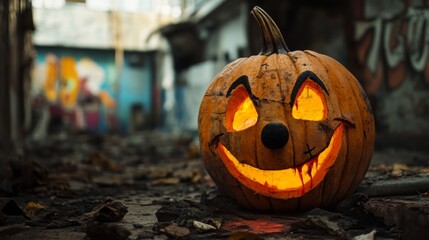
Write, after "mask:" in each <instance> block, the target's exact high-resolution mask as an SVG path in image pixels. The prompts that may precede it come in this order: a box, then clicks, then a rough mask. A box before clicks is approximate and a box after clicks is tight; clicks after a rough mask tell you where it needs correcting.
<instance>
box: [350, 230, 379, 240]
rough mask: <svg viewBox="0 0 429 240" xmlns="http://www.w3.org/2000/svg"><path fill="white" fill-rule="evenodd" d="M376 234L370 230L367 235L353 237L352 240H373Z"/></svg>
mask: <svg viewBox="0 0 429 240" xmlns="http://www.w3.org/2000/svg"><path fill="white" fill-rule="evenodd" d="M376 232H377V231H375V229H374V230H372V231H371V232H369V233H366V234H362V235H359V236H356V237H354V238H353V240H374V239H375V233H376Z"/></svg>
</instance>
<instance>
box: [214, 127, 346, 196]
mask: <svg viewBox="0 0 429 240" xmlns="http://www.w3.org/2000/svg"><path fill="white" fill-rule="evenodd" d="M342 136H343V124H340V125H339V126H338V127H337V128H336V129H335V131H334V134H333V135H332V137H331V140H330V142H329V145H328V146H327V147H326V148H325V149H324V150H323V151H322V152H320V153H319V154H318V155H317V156H314V157H313V158H312V159H310V160H309V161H307V162H306V163H304V164H302V165H300V166H297V167H292V168H287V169H281V170H262V169H259V168H255V167H253V166H251V165H248V164H245V163H240V162H239V161H238V160H237V158H235V157H234V155H232V153H231V152H230V151H229V150H228V149H227V148H226V147H225V146H224V145H223V144H222V143H221V142H220V141H218V143H217V146H216V148H217V150H218V154H219V156H220V158H221V159H222V161H223V163H224V164H225V166H226V167H227V169H228V171H229V172H230V173H231V174H232V175H233V176H234V177H235V178H236V179H237V180H238V181H240V182H241V183H242V184H243V185H244V186H246V187H248V188H249V189H251V190H253V191H255V192H257V193H259V194H262V195H265V196H269V197H274V198H278V199H289V198H296V197H301V196H303V195H304V194H305V193H307V192H309V191H310V190H312V189H313V188H315V187H316V186H317V185H319V184H320V183H321V182H322V181H323V179H324V178H325V176H326V173H327V172H328V170H329V169H330V168H331V166H332V165H333V164H334V162H335V160H336V159H337V156H338V153H339V152H340V149H341V145H342V139H343V137H342Z"/></svg>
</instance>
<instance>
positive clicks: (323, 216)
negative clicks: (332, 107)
mask: <svg viewBox="0 0 429 240" xmlns="http://www.w3.org/2000/svg"><path fill="white" fill-rule="evenodd" d="M192 139H194V136H185V137H184V136H180V139H176V140H175V139H174V138H173V137H171V136H169V134H163V133H160V132H144V133H138V134H134V135H129V136H121V135H106V136H101V135H97V136H92V135H84V134H76V135H73V137H68V138H64V137H61V138H59V137H58V138H52V139H47V140H46V141H44V142H29V143H28V146H27V150H26V155H27V156H30V157H31V161H30V160H26V161H24V160H23V159H22V158H20V159H19V161H18V162H14V163H10V162H6V165H5V166H4V162H3V163H2V165H1V166H0V172H1V173H5V175H0V236H4V235H5V236H10V237H8V238H9V239H10V240H15V239H16V240H21V239H22V236H21V238H19V237H20V235H24V236H25V235H26V234H27V233H31V234H34V233H40V234H39V235H38V234H35V235H34V237H31V238H28V239H32V240H43V239H51V238H50V237H47V236H48V234H58V233H62V232H71V233H74V234H75V235H74V236H82V237H83V235H84V234H86V237H87V239H127V238H129V239H151V238H159V239H167V238H173V239H174V238H185V239H285V238H286V239H288V238H291V239H295V238H296V239H309V238H318V237H322V238H323V237H324V238H326V239H332V238H337V239H344V238H347V239H355V240H368V239H374V238H375V237H377V238H379V237H380V238H384V239H400V238H402V239H419V238H420V239H421V238H422V237H423V236H424V237H426V236H428V235H429V233H428V232H427V227H426V226H427V224H425V223H427V222H429V219H428V216H429V210H428V204H429V197H428V196H429V188H428V182H427V179H428V176H429V168H428V164H427V163H425V164H426V165H417V164H414V165H408V164H405V162H401V163H393V162H386V163H383V164H378V165H373V166H371V167H370V170H369V171H368V173H367V176H366V178H365V180H364V183H363V184H361V186H360V188H359V190H358V192H357V193H355V194H354V195H352V196H350V197H349V198H347V199H345V200H344V201H342V202H341V203H340V204H338V205H337V206H336V207H335V208H334V209H326V210H322V209H314V210H312V211H309V212H306V213H295V214H282V213H272V214H262V213H256V212H250V211H246V210H244V209H241V208H240V207H239V206H237V205H236V204H235V203H234V202H233V201H231V200H230V199H228V198H226V197H224V196H221V195H218V192H217V190H216V187H215V186H214V183H213V181H212V180H211V179H210V177H209V176H208V174H207V173H206V171H205V170H204V166H203V163H202V161H201V160H200V159H198V158H196V159H194V158H195V157H197V156H198V153H196V152H194V151H195V149H192V148H195V146H189V144H195V143H194V142H193V141H192ZM190 149H192V150H191V151H192V152H191V153H190ZM190 156H192V159H191V158H190ZM40 163H43V166H42V165H41V164H40ZM19 176H21V177H19ZM11 192H12V193H13V194H11ZM3 193H4V195H2V194H3ZM406 194H407V196H405V195H406ZM1 196H4V197H3V198H1ZM100 196H112V197H100ZM52 229H56V230H52ZM23 230H25V232H24V233H25V234H17V233H18V232H20V231H23ZM76 234H77V235H76ZM79 234H80V235H79ZM425 235H426V236H425ZM31 236H33V235H31ZM25 237H26V236H25ZM52 238H55V237H52Z"/></svg>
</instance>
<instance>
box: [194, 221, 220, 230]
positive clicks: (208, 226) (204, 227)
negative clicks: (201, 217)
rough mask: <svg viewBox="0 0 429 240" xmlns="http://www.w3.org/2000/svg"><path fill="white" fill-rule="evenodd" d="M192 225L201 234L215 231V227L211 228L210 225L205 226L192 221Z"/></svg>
mask: <svg viewBox="0 0 429 240" xmlns="http://www.w3.org/2000/svg"><path fill="white" fill-rule="evenodd" d="M192 225H193V226H194V227H195V228H196V229H198V230H199V231H201V232H206V231H210V230H216V229H217V228H216V227H215V226H212V225H210V224H206V223H203V222H200V221H196V220H193V221H192Z"/></svg>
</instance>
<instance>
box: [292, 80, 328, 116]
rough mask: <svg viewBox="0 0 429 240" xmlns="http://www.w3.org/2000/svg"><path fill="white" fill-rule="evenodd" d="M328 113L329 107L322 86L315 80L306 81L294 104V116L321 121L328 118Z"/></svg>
mask: <svg viewBox="0 0 429 240" xmlns="http://www.w3.org/2000/svg"><path fill="white" fill-rule="evenodd" d="M327 113H328V108H327V107H326V102H325V97H324V95H323V92H322V90H321V88H320V86H319V85H317V84H316V83H315V82H313V81H310V80H307V81H305V82H304V83H303V84H302V86H301V88H300V89H299V91H298V94H297V97H296V99H295V102H294V104H293V107H292V116H293V117H294V118H295V119H302V120H310V121H320V120H323V119H325V118H326V115H327Z"/></svg>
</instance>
